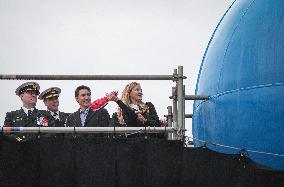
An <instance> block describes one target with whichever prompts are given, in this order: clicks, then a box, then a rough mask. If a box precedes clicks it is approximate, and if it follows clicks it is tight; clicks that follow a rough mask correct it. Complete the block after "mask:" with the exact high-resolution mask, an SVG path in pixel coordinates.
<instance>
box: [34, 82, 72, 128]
mask: <svg viewBox="0 0 284 187" xmlns="http://www.w3.org/2000/svg"><path fill="white" fill-rule="evenodd" d="M60 93H61V89H60V88H58V87H51V88H48V89H46V90H44V91H43V92H42V93H41V94H40V95H39V96H38V99H40V100H43V102H44V105H45V106H46V108H47V111H46V115H47V116H48V126H49V127H65V126H66V125H65V124H66V120H67V117H68V116H69V115H70V114H68V113H64V112H61V111H59V109H58V107H59V95H60Z"/></svg>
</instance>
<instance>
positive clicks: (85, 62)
mask: <svg viewBox="0 0 284 187" xmlns="http://www.w3.org/2000/svg"><path fill="white" fill-rule="evenodd" d="M232 2H233V0H210V1H208V0H175V1H174V0H143V1H141V0H116V1H114V0H61V1H57V0H49V1H46V0H44V1H43V0H25V1H22V0H9V1H7V0H0V67H1V68H0V74H48V75H55V74H59V75H68V74H72V75H117V74H121V75H123V74H133V75H136V74H137V75H141V74H155V75H156V74H157V75H158V74H162V75H169V74H172V73H173V69H175V68H177V67H178V66H179V65H181V66H183V67H184V74H185V76H187V77H188V78H187V79H186V80H185V81H184V83H185V85H186V94H187V95H189V94H194V89H195V84H196V80H197V74H198V71H199V66H200V63H201V60H202V56H203V54H204V51H205V49H206V46H207V43H208V41H209V39H210V37H211V35H212V33H213V31H214V29H215V27H216V25H217V23H218V22H219V20H220V18H221V17H222V15H223V14H224V12H225V10H226V9H227V8H228V7H229V5H230V4H231V3H232ZM24 82H26V81H25V80H23V81H15V80H0V85H1V87H2V89H1V90H2V93H1V95H2V97H1V98H0V103H1V108H0V121H2V122H3V121H4V118H5V115H6V112H7V111H11V110H16V109H19V108H20V107H21V101H20V99H19V97H17V96H16V95H15V93H14V91H15V89H16V88H17V87H18V86H19V85H20V84H22V83H24ZM37 82H38V83H39V84H40V86H41V91H43V90H44V89H47V88H49V87H51V86H58V87H60V88H61V89H62V94H61V96H60V109H61V110H62V111H65V112H74V111H76V110H77V109H78V104H77V103H76V101H75V99H74V90H75V88H76V87H77V86H79V85H82V84H84V85H88V86H90V87H91V89H92V98H93V100H94V99H96V98H100V97H102V96H104V95H105V93H106V92H109V91H112V90H117V91H119V93H120V94H119V96H120V95H121V92H122V90H123V88H124V86H125V85H126V84H127V83H129V82H131V81H37ZM139 82H140V83H141V86H142V89H143V92H144V101H151V102H152V103H153V104H154V105H155V107H156V110H157V112H158V114H159V116H160V117H161V118H162V117H163V115H165V114H166V113H167V109H166V107H167V106H169V105H171V104H172V102H171V100H170V99H169V96H170V94H171V87H173V86H174V83H173V82H172V81H139ZM37 108H39V109H44V108H45V107H44V105H43V103H42V101H38V104H37ZM106 108H107V109H108V110H109V113H110V114H112V113H113V112H115V110H116V108H117V106H116V104H115V103H110V104H109V105H107V107H106ZM186 113H192V102H190V101H186ZM1 125H2V124H1ZM186 127H187V129H188V133H191V119H187V120H186Z"/></svg>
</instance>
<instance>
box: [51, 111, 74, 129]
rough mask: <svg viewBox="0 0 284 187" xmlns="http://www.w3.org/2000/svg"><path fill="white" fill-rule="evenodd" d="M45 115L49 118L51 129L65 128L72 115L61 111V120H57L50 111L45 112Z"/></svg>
mask: <svg viewBox="0 0 284 187" xmlns="http://www.w3.org/2000/svg"><path fill="white" fill-rule="evenodd" d="M45 114H46V115H47V117H48V126H49V127H65V126H66V122H67V118H68V116H69V115H70V113H65V112H60V111H59V119H55V118H54V117H53V116H52V115H51V114H50V112H49V111H45Z"/></svg>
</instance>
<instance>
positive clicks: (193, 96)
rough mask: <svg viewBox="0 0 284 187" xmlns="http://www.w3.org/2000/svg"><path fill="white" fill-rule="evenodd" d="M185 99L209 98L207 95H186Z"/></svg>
mask: <svg viewBox="0 0 284 187" xmlns="http://www.w3.org/2000/svg"><path fill="white" fill-rule="evenodd" d="M184 99H185V100H207V99H208V96H207V95H186V96H185V97H184Z"/></svg>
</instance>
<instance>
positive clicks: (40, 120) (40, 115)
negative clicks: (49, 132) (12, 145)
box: [4, 108, 48, 141]
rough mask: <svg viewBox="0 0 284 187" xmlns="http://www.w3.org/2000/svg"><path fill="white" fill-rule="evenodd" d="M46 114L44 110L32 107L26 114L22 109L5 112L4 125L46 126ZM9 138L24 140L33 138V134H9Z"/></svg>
mask: <svg viewBox="0 0 284 187" xmlns="http://www.w3.org/2000/svg"><path fill="white" fill-rule="evenodd" d="M47 122H48V116H47V115H46V113H45V111H43V110H38V109H36V108H34V110H33V111H32V113H31V114H30V115H29V116H28V115H27V114H26V113H25V112H24V110H23V109H20V110H16V111H11V112H7V114H6V117H5V121H4V127H38V126H48V123H47ZM9 137H10V138H11V139H15V140H17V141H24V140H29V139H35V138H36V137H37V135H35V134H29V135H27V134H12V135H10V136H9Z"/></svg>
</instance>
